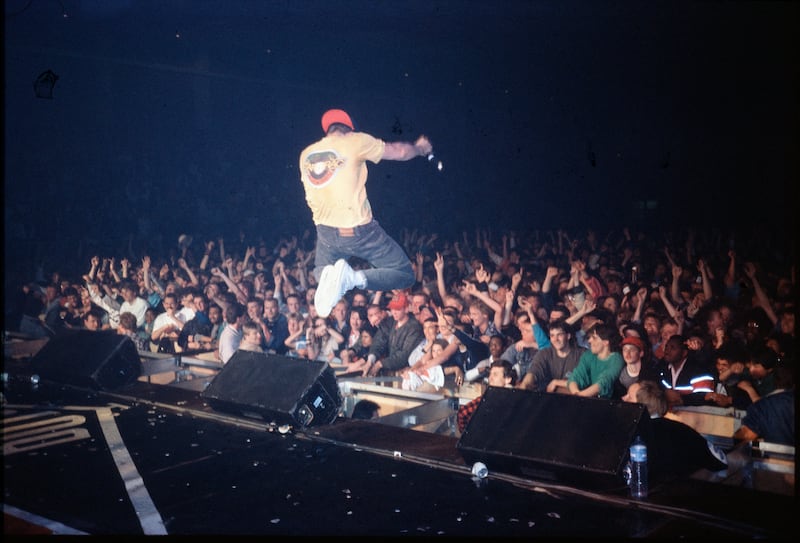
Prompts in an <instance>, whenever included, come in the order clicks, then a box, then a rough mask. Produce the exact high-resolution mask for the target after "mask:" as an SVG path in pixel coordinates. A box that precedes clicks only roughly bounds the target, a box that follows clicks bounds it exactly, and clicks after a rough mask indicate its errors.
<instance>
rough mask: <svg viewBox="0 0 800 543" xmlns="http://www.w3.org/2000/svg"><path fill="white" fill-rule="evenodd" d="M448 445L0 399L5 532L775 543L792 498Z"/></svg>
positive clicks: (173, 401)
mask: <svg viewBox="0 0 800 543" xmlns="http://www.w3.org/2000/svg"><path fill="white" fill-rule="evenodd" d="M456 443H457V439H456V438H455V437H451V436H446V435H437V434H428V433H424V432H418V431H414V430H409V429H404V428H397V427H391V426H385V425H381V424H379V423H376V422H371V421H356V420H349V419H344V418H339V419H337V420H336V421H335V422H334V423H333V424H330V425H324V426H316V427H314V426H312V427H309V428H306V429H301V430H297V429H293V430H290V431H289V432H288V433H281V431H280V430H279V429H278V428H276V427H274V426H273V425H270V424H268V423H266V421H263V420H257V419H246V418H241V417H236V416H232V415H227V414H224V413H218V412H215V411H213V410H212V409H211V408H210V407H209V406H208V405H207V404H206V403H205V402H203V400H202V398H201V397H200V395H199V393H197V392H193V391H190V390H181V389H177V388H173V387H169V386H163V385H151V384H148V383H142V382H137V383H135V384H134V385H131V386H130V387H126V388H125V389H124V390H123V391H116V392H113V393H112V392H99V391H92V390H87V389H80V388H75V387H71V386H67V385H61V384H55V383H48V382H42V383H40V384H39V385H38V386H37V387H33V386H31V385H30V383H28V382H24V381H23V380H16V381H15V380H14V379H12V380H11V381H10V382H9V383H7V384H6V386H5V389H4V405H3V487H4V513H5V520H6V523H5V528H4V532H5V534H6V535H14V534H22V533H37V532H41V531H45V532H48V533H54V534H92V535H100V534H108V535H190V534H220V535H223V534H236V535H282V536H309V535H310V536H314V535H347V536H380V537H386V536H408V535H413V536H460V537H465V536H471V537H503V536H524V537H568V538H614V539H620V538H633V537H679V538H688V537H698V536H709V537H712V536H713V537H725V538H731V537H734V538H741V537H746V538H768V539H771V538H788V537H789V536H790V535H792V534H793V533H794V532H795V531H796V530H795V525H796V524H795V522H794V519H793V516H794V514H795V513H794V511H795V510H796V503H795V499H794V497H789V496H782V495H777V494H772V493H766V492H759V491H755V490H752V489H748V488H742V487H737V486H728V485H721V484H718V483H711V482H707V481H700V480H692V479H690V480H685V481H677V482H675V483H670V484H669V485H665V486H662V487H657V488H654V489H652V490H651V495H650V497H649V498H648V499H647V500H646V501H641V502H637V501H633V500H630V499H628V498H627V497H626V493H625V489H623V488H621V489H618V491H613V490H612V491H610V492H603V493H599V492H593V491H590V490H585V489H580V488H576V487H569V486H564V485H556V484H547V483H543V482H536V481H532V480H527V479H522V478H518V477H515V476H512V475H504V474H501V473H491V474H490V476H489V477H488V478H487V479H484V480H473V478H472V476H471V473H470V466H467V465H466V464H465V462H464V461H463V459H462V458H461V455H460V454H459V452H458V450H457V448H456Z"/></svg>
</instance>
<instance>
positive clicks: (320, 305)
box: [314, 264, 338, 318]
mask: <svg viewBox="0 0 800 543" xmlns="http://www.w3.org/2000/svg"><path fill="white" fill-rule="evenodd" d="M332 276H333V265H332V264H328V265H327V266H325V267H324V268H322V273H321V274H319V281H317V290H316V291H315V292H314V307H315V308H316V309H317V314H318V315H319V316H320V317H322V318H326V317H327V316H328V315H330V314H331V309H333V306H334V305H336V302H337V301H338V300H336V301H330V295H329V294H328V293H330V292H331V290H332V286H333V285H332V284H331V278H332Z"/></svg>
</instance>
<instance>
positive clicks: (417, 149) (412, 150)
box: [381, 136, 433, 161]
mask: <svg viewBox="0 0 800 543" xmlns="http://www.w3.org/2000/svg"><path fill="white" fill-rule="evenodd" d="M432 150H433V146H432V145H431V142H430V141H428V138H426V137H425V136H420V137H419V138H417V141H415V142H414V144H413V145H412V144H410V143H407V142H402V141H396V142H387V143H386V145H385V147H384V149H383V156H382V157H381V158H382V159H383V160H403V161H405V160H411V159H412V158H416V157H418V156H427V155H429V154H430V153H431V151H432Z"/></svg>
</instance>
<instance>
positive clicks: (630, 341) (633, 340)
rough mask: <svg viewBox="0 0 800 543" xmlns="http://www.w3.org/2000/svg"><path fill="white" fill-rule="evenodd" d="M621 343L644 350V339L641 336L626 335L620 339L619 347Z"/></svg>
mask: <svg viewBox="0 0 800 543" xmlns="http://www.w3.org/2000/svg"><path fill="white" fill-rule="evenodd" d="M622 345H633V346H634V347H636V348H637V349H639V350H640V351H642V352H644V341H642V340H641V338H638V337H636V336H628V337H626V338H625V339H623V340H622V343H621V344H620V347H621V346H622Z"/></svg>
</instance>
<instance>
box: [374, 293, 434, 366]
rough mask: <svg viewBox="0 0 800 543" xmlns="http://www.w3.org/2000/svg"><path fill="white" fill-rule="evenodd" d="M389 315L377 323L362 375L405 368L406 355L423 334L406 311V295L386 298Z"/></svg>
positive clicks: (420, 327)
mask: <svg viewBox="0 0 800 543" xmlns="http://www.w3.org/2000/svg"><path fill="white" fill-rule="evenodd" d="M388 308H389V312H390V313H391V317H386V318H384V319H383V321H381V323H380V325H379V326H378V332H377V333H376V334H375V337H374V338H373V340H372V345H371V346H370V348H369V354H368V355H367V364H366V366H365V367H364V370H363V375H364V377H367V376H369V377H375V376H377V375H380V374H382V375H387V374H389V373H394V372H397V371H400V370H403V369H405V368H407V367H408V356H409V355H410V354H411V352H412V351H413V350H414V348H415V347H416V346H417V344H419V342H420V341H422V339H423V338H424V337H425V334H424V332H423V331H422V324H420V322H419V321H418V320H417V319H415V318H414V317H413V315H412V314H411V312H410V311H409V310H408V296H407V295H406V294H405V293H404V292H399V291H398V292H395V295H394V297H392V299H391V301H389V305H388Z"/></svg>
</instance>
